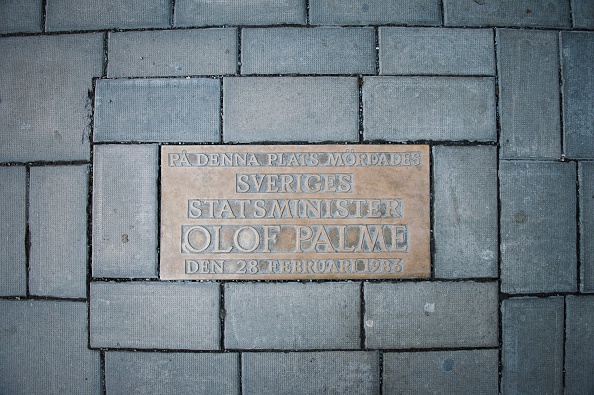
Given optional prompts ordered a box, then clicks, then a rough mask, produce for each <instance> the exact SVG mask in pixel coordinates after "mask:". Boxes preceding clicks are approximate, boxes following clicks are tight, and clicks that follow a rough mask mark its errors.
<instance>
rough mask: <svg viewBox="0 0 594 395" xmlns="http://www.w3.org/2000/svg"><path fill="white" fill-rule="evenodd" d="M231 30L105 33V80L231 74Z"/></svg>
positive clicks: (233, 44)
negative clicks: (107, 55)
mask: <svg viewBox="0 0 594 395" xmlns="http://www.w3.org/2000/svg"><path fill="white" fill-rule="evenodd" d="M236 69H237V32H236V30H235V29H199V30H161V31H143V32H116V33H111V32H110V33H109V63H108V65H107V76H108V77H112V78H113V77H116V78H117V77H154V76H187V75H215V74H234V73H235V71H236Z"/></svg>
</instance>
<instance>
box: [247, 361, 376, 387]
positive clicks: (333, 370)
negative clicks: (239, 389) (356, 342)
mask: <svg viewBox="0 0 594 395" xmlns="http://www.w3.org/2000/svg"><path fill="white" fill-rule="evenodd" d="M242 385H243V394H245V395H251V394H253V395H259V394H287V395H289V394H295V395H306V394H311V395H316V394H326V393H332V394H360V395H363V394H370V395H371V394H377V393H378V392H379V356H378V354H377V353H376V352H371V351H330V352H298V353H286V352H285V353H276V352H273V353H269V352H267V353H257V352H248V353H244V354H243V356H242Z"/></svg>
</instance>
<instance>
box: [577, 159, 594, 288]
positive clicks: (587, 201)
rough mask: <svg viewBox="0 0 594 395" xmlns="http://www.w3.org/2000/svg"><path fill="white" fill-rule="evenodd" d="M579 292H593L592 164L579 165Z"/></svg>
mask: <svg viewBox="0 0 594 395" xmlns="http://www.w3.org/2000/svg"><path fill="white" fill-rule="evenodd" d="M578 178H579V183H580V186H579V188H580V203H579V204H580V268H581V273H580V280H581V283H580V291H582V292H594V162H581V163H580V164H579V170H578Z"/></svg>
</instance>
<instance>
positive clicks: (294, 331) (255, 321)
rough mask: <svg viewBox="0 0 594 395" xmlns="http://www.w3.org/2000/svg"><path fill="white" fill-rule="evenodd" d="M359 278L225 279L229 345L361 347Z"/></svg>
mask: <svg viewBox="0 0 594 395" xmlns="http://www.w3.org/2000/svg"><path fill="white" fill-rule="evenodd" d="M360 307H361V306H360V298H359V286H358V284H356V283H344V282H332V283H323V284H317V283H296V282H293V283H227V284H225V311H226V318H225V347H226V348H230V349H278V350H280V349H316V348H323V349H352V348H358V347H359V332H360V331H359V319H360Z"/></svg>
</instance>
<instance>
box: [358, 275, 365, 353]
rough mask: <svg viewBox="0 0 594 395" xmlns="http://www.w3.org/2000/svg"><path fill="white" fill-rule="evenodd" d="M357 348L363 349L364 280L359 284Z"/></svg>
mask: <svg viewBox="0 0 594 395" xmlns="http://www.w3.org/2000/svg"><path fill="white" fill-rule="evenodd" d="M359 310H360V311H359V341H360V344H359V348H361V349H362V350H365V346H366V344H365V343H366V341H365V282H364V281H361V283H360V284H359Z"/></svg>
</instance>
